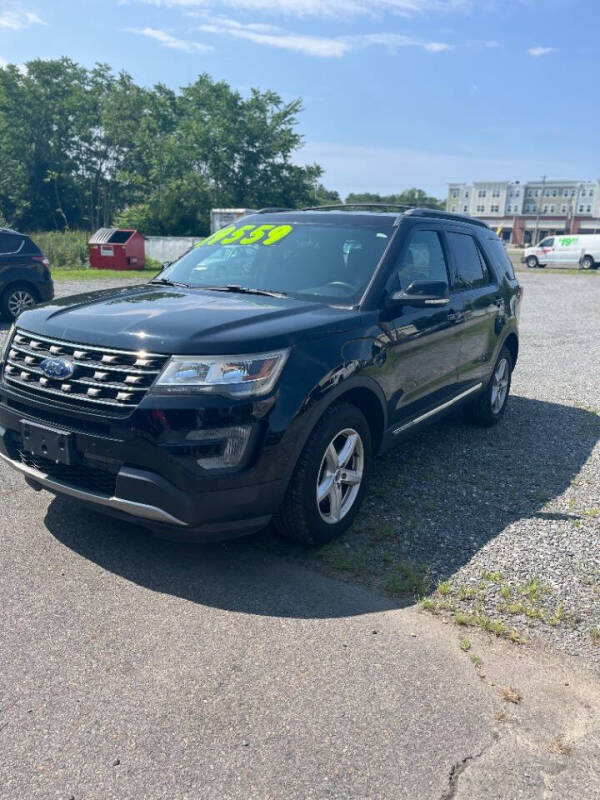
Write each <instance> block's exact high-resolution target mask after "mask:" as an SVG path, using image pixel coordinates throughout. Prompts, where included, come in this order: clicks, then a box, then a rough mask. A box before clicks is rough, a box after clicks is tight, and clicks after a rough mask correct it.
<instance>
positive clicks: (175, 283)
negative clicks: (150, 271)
mask: <svg viewBox="0 0 600 800" xmlns="http://www.w3.org/2000/svg"><path fill="white" fill-rule="evenodd" d="M150 283H159V284H160V285H161V286H179V287H180V288H182V289H189V288H190V285H189V283H181V282H180V281H172V280H170V279H169V278H153V279H152V280H151V281H150Z"/></svg>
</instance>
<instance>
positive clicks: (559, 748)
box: [550, 736, 572, 756]
mask: <svg viewBox="0 0 600 800" xmlns="http://www.w3.org/2000/svg"><path fill="white" fill-rule="evenodd" d="M550 750H551V752H553V753H555V754H556V755H557V756H570V755H571V750H572V747H571V745H570V744H567V743H566V742H564V741H563V740H562V739H561V738H560V736H559V737H557V738H556V739H555V740H554V741H553V742H552V744H551V745H550Z"/></svg>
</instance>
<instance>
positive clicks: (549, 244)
mask: <svg viewBox="0 0 600 800" xmlns="http://www.w3.org/2000/svg"><path fill="white" fill-rule="evenodd" d="M538 247H543V248H547V247H554V237H553V236H550V237H549V238H548V239H544V241H543V242H540V243H539V245H538Z"/></svg>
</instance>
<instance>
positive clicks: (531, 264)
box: [525, 256, 540, 269]
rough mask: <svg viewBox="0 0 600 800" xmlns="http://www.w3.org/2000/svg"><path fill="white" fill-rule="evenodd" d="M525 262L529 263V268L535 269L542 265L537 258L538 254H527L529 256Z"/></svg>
mask: <svg viewBox="0 0 600 800" xmlns="http://www.w3.org/2000/svg"><path fill="white" fill-rule="evenodd" d="M525 263H526V264H527V266H528V267H529V269H535V268H536V267H539V265H540V262H539V261H538V260H537V256H527V258H526V259H525Z"/></svg>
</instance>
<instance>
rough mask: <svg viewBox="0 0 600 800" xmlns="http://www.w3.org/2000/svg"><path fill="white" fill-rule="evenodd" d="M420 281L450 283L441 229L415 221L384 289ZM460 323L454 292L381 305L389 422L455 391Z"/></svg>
mask: <svg viewBox="0 0 600 800" xmlns="http://www.w3.org/2000/svg"><path fill="white" fill-rule="evenodd" d="M424 280H431V281H444V282H446V283H447V284H448V285H449V283H450V272H449V265H448V258H447V254H446V250H445V244H444V238H443V231H442V228H441V226H438V225H436V224H435V223H431V224H429V223H428V224H426V225H415V226H414V227H413V228H412V229H411V231H410V233H409V234H408V235H407V240H406V242H405V244H404V246H403V249H402V250H401V251H400V253H399V256H398V260H397V263H396V265H395V267H394V269H393V271H392V273H391V276H390V279H389V281H388V287H387V291H388V294H390V293H392V292H394V291H398V290H401V289H407V288H408V287H409V286H410V284H411V283H412V282H413V281H424ZM462 322H463V313H462V299H461V298H460V297H458V296H457V297H454V298H451V300H450V302H449V303H448V304H447V305H444V306H429V307H425V308H419V307H418V306H411V305H403V306H398V307H394V308H386V309H384V311H383V312H382V316H381V319H380V325H381V329H382V333H381V336H380V337H379V339H380V343H381V344H382V345H383V347H384V350H385V360H384V361H383V363H382V366H381V367H380V368H379V369H378V374H377V380H378V382H379V384H380V385H381V386H382V388H383V389H384V392H385V394H386V396H387V399H388V411H389V421H390V424H391V425H392V424H397V423H402V422H403V421H406V420H410V419H411V418H412V417H417V416H418V415H419V414H420V413H422V412H423V411H427V410H429V409H430V408H433V407H435V406H438V405H442V404H443V403H444V402H445V401H447V400H448V399H449V398H450V397H452V396H453V395H454V394H455V393H456V383H457V367H458V357H459V350H460V329H461V327H462Z"/></svg>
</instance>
